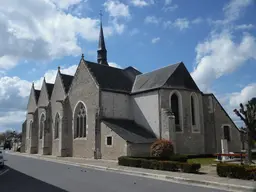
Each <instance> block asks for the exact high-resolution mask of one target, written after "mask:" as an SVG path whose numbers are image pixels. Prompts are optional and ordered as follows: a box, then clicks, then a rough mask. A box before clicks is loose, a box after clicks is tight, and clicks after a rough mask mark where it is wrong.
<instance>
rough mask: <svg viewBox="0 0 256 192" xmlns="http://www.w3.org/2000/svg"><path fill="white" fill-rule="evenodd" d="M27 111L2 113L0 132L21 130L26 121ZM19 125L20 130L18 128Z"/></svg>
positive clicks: (0, 114)
mask: <svg viewBox="0 0 256 192" xmlns="http://www.w3.org/2000/svg"><path fill="white" fill-rule="evenodd" d="M25 115H26V111H8V112H5V113H1V112H0V132H1V131H5V130H7V129H12V130H16V131H20V130H21V124H22V123H23V122H24V120H25ZM17 125H19V128H20V129H19V128H17Z"/></svg>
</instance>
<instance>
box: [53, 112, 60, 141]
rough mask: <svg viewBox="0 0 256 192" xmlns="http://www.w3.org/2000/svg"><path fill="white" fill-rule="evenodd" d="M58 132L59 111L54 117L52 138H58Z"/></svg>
mask: <svg viewBox="0 0 256 192" xmlns="http://www.w3.org/2000/svg"><path fill="white" fill-rule="evenodd" d="M59 132H60V116H59V113H57V114H56V117H55V128H54V138H55V139H58V138H59Z"/></svg>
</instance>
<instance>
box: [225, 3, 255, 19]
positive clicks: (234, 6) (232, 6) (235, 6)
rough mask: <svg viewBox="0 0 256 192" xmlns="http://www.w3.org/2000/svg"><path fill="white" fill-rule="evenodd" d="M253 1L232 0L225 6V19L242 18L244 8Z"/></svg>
mask: <svg viewBox="0 0 256 192" xmlns="http://www.w3.org/2000/svg"><path fill="white" fill-rule="evenodd" d="M252 3H253V0H242V1H241V0H231V1H230V2H229V3H228V4H226V5H225V6H224V8H223V11H224V14H225V18H226V19H225V21H226V22H231V21H235V20H237V19H238V18H240V16H241V13H242V12H243V11H244V9H245V8H246V7H248V6H249V5H251V4H252Z"/></svg>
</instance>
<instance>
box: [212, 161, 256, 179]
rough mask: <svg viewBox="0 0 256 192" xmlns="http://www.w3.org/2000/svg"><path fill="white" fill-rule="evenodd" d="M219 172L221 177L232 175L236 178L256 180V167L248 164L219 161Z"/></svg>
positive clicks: (231, 176)
mask: <svg viewBox="0 0 256 192" xmlns="http://www.w3.org/2000/svg"><path fill="white" fill-rule="evenodd" d="M216 170H217V174H218V175H219V176H220V177H230V178H236V179H244V180H251V179H253V180H254V181H256V167H253V166H248V165H238V164H228V163H218V164H217V169H216Z"/></svg>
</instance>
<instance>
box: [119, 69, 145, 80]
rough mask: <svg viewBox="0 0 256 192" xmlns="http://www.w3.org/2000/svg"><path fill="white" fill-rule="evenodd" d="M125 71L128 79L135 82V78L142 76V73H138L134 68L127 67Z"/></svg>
mask: <svg viewBox="0 0 256 192" xmlns="http://www.w3.org/2000/svg"><path fill="white" fill-rule="evenodd" d="M123 71H125V73H126V74H127V75H128V77H129V78H130V79H131V80H132V81H133V82H134V81H135V78H136V76H137V75H140V74H142V73H141V72H140V71H138V70H137V69H135V68H133V67H131V66H130V67H127V68H125V69H123Z"/></svg>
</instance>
